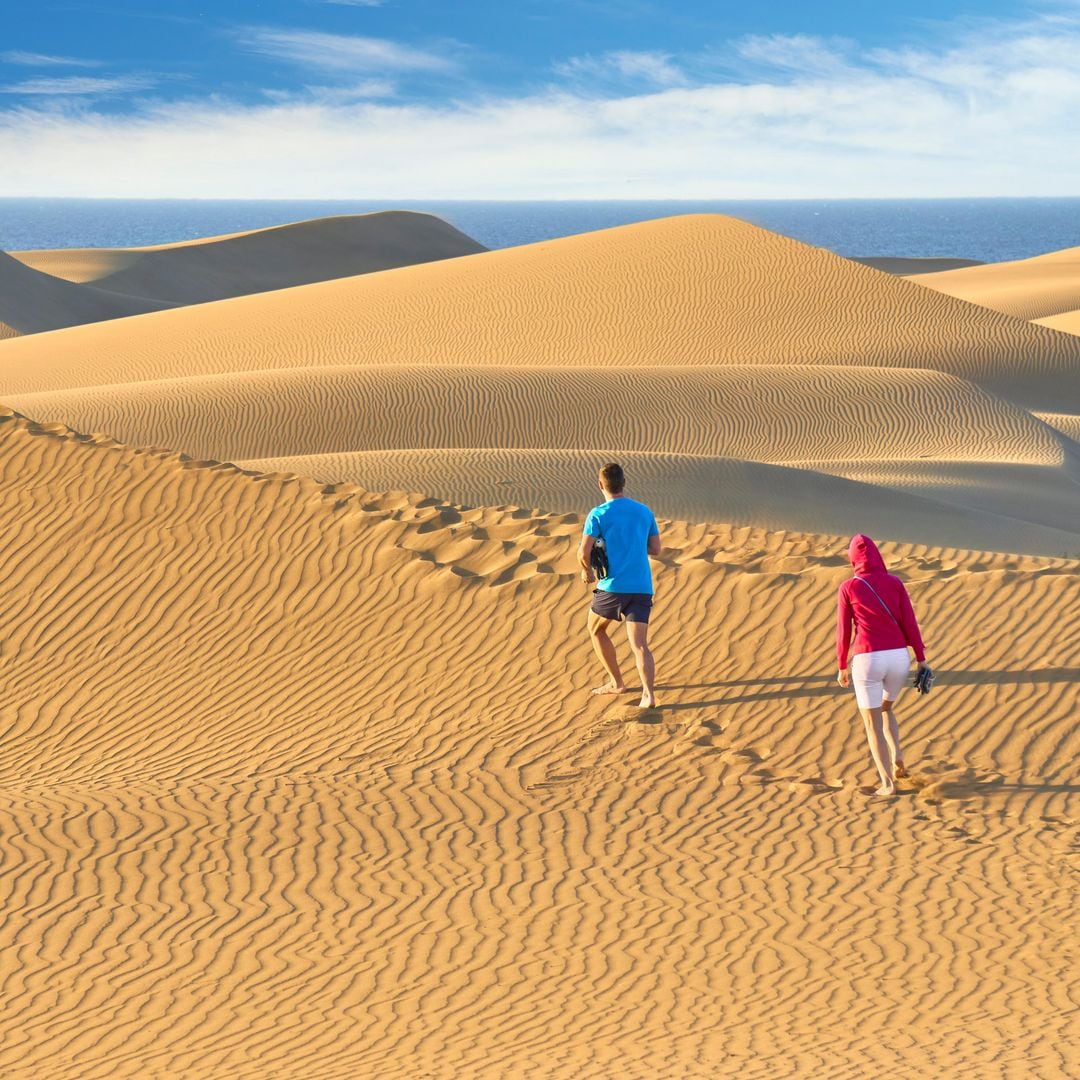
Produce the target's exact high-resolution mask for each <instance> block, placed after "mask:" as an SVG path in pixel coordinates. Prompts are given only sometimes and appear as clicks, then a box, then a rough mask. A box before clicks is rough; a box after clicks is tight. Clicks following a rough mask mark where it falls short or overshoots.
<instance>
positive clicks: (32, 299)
mask: <svg viewBox="0 0 1080 1080" xmlns="http://www.w3.org/2000/svg"><path fill="white" fill-rule="evenodd" d="M169 306H171V305H169V304H165V303H162V302H159V301H155V300H143V299H139V298H136V297H131V296H120V295H117V294H115V293H111V292H107V291H106V290H104V289H97V288H94V287H93V286H92V285H72V284H71V282H68V281H61V280H60V279H59V278H54V277H50V276H49V275H48V274H43V273H41V272H40V271H38V270H33V269H31V268H30V267H28V266H24V265H23V264H22V263H21V262H19V261H18V259H14V258H12V257H11V256H10V255H8V254H5V253H4V252H2V251H0V339H13V338H16V337H18V336H20V335H22V334H38V333H42V332H43V331H47V330H58V329H61V328H63V327H68V326H78V325H81V324H85V323H94V322H100V321H102V320H105V319H119V318H123V317H124V316H126V315H141V314H144V313H145V312H148V311H161V310H163V309H164V308H166V307H169Z"/></svg>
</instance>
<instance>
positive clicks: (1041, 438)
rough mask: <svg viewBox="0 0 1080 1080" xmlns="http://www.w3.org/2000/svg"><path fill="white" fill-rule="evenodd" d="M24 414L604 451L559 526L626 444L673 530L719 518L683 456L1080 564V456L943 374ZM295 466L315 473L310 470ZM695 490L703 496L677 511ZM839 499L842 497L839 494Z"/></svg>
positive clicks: (527, 378)
mask: <svg viewBox="0 0 1080 1080" xmlns="http://www.w3.org/2000/svg"><path fill="white" fill-rule="evenodd" d="M6 397H7V400H8V402H9V403H11V404H12V405H14V406H15V407H16V408H18V409H20V410H21V411H23V412H25V413H26V414H27V415H31V416H34V417H35V418H39V419H41V420H43V421H62V420H66V421H67V422H70V423H73V424H75V425H76V427H78V428H80V429H82V430H96V431H104V432H108V433H109V434H110V435H112V436H114V437H117V438H120V439H122V440H124V441H126V442H132V443H137V444H142V445H158V446H169V447H173V446H182V447H183V448H184V449H185V451H187V452H188V453H190V454H192V455H195V456H197V457H199V458H204V459H213V460H218V461H238V460H240V461H242V460H248V459H256V458H277V457H281V456H289V457H296V456H300V457H303V456H306V455H315V454H317V455H323V454H342V453H349V452H352V451H360V452H368V451H372V450H379V451H398V450H420V449H422V450H447V449H450V450H458V451H460V450H465V449H476V448H483V449H484V451H485V452H486V451H488V450H493V449H504V450H513V449H515V448H519V447H524V448H530V449H533V450H541V449H543V450H559V451H566V452H571V451H580V450H581V449H583V448H600V449H598V450H596V451H594V456H593V457H592V458H591V459H590V461H591V462H592V464H589V465H586V464H585V462H584V461H583V460H582V459H581V455H580V454H578V455H576V456H577V461H574V460H568V461H566V465H567V466H570V470H569V471H564V472H563V476H562V486H563V490H564V493H565V497H563V498H554V497H552V498H546V499H545V500H544V501H543V502H541V503H538V504H534V505H540V506H544V507H546V508H548V509H555V508H560V507H567V502H568V501H569V502H570V504H571V505H574V506H580V502H579V500H580V499H582V498H583V497H585V496H586V495H589V494H590V492H588V491H587V490H583V488H582V487H581V486H580V483H576V482H575V481H580V480H581V479H582V478H587V479H591V474H592V473H593V471H594V469H595V461H596V460H597V457H596V456H595V454H599V456H600V457H601V458H603V457H610V456H612V455H616V456H618V454H621V453H623V448H625V447H634V448H635V450H636V451H638V452H647V453H649V454H650V455H652V458H651V460H653V462H654V465H653V470H655V468H656V467H657V466H660V465H661V464H662V465H663V467H664V469H665V472H666V478H661V476H660V475H656V474H655V471H654V482H655V483H656V484H657V486H658V487H664V488H666V490H667V491H668V498H667V499H665V505H666V507H667V509H668V512H669V513H670V516H672V517H681V518H683V519H686V520H695V519H697V518H698V517H700V516H701V513H700V512H701V511H702V510H703V509H705V506H704V505H703V500H701V499H700V498H699V497H698V496H697V495H696V493H695V491H694V488H693V485H688V484H685V483H683V484H682V485H681V486H680V487H676V486H675V485H674V480H675V474H676V472H677V469H676V468H675V459H672V458H669V457H667V456H666V455H680V454H693V455H696V456H698V457H701V456H705V457H709V458H712V459H714V462H715V464H716V466H718V467H720V466H721V460H720V459H725V458H741V459H746V460H749V461H755V462H762V463H767V464H772V465H793V466H799V467H801V468H803V469H807V470H813V472H812V473H811V474H810V475H809V476H807V478H806V479H807V483H808V484H809V485H810V488H809V489H811V490H812V489H813V488H815V487H819V488H820V487H821V485H822V484H823V483H824V478H823V477H821V476H819V475H818V474H819V473H830V474H833V475H835V476H846V477H850V478H852V479H860V480H865V481H866V482H868V483H872V484H884V485H886V486H888V487H890V488H904V489H908V490H910V491H912V492H914V493H917V494H919V495H922V496H926V495H930V496H932V497H936V498H938V499H940V500H942V501H944V502H946V503H950V504H952V507H953V511H952V513H949V512H945V513H942V514H938V515H933V514H931V515H929V516H928V515H918V516H917V517H914V518H913V517H912V516H910V515H908V514H907V513H906V508H907V507H908V505H909V501H908V500H896V499H895V495H894V493H893V492H891V491H890V492H888V493H887V494H886V493H885V492H879V493H877V494H876V495H875V496H873V497H872V498H871V501H872V502H875V503H877V504H878V505H879V506H884V505H887V504H888V503H889V502H890V500H892V501H895V502H896V506H895V510H894V511H893V512H892V513H890V514H888V515H887V516H886V517H884V518H879V519H878V520H879V521H880V523H881V524H883V525H885V524H888V526H889V527H888V528H887V529H886V535H892V536H898V537H899V536H904V537H905V538H909V539H913V540H930V541H932V542H934V543H939V544H944V543H959V544H962V545H968V546H970V545H973V544H978V545H979V546H981V547H984V548H994V549H997V550H1011V551H1027V552H1034V553H1042V554H1058V555H1063V554H1074V553H1080V515H1078V513H1077V507H1078V506H1080V448H1078V447H1077V446H1076V445H1075V444H1074V443H1073V442H1072V441H1071V439H1069V438H1068V437H1064V436H1063V434H1062V433H1061V432H1059V431H1057V430H1055V429H1054V428H1052V427H1049V426H1047V425H1046V424H1044V423H1043V422H1042V421H1040V420H1038V419H1035V418H1034V417H1033V416H1032V415H1031V414H1030V413H1028V412H1026V411H1024V410H1023V409H1020V408H1018V407H1016V406H1013V405H1010V404H1008V403H1007V402H1004V401H1001V400H1000V399H998V398H995V397H992V396H991V395H989V394H987V393H985V392H984V391H981V390H979V389H978V388H976V387H975V386H973V385H972V384H971V383H967V382H964V381H962V380H960V379H957V378H955V377H953V376H950V375H945V374H942V373H940V372H935V371H891V370H886V369H862V370H859V369H855V368H851V367H819V366H810V367H802V368H800V367H789V368H786V369H784V368H780V367H777V366H770V365H759V366H748V365H737V366H731V367H712V368H685V367H684V368H675V367H668V368H651V369H646V368H600V369H595V370H591V371H584V372H583V371H581V370H580V369H577V368H569V367H568V368H554V369H550V368H548V369H536V368H499V369H494V368H491V367H470V368H465V367H435V368H424V367H404V366H357V367H321V368H314V369H311V368H308V369H285V370H268V371H261V372H244V373H241V374H237V375H211V376H199V377H195V378H190V379H172V380H158V381H153V382H141V383H130V384H126V385H114V386H101V387H86V388H81V389H78V390H68V391H51V392H46V393H38V394H17V393H16V394H12V393H7V394H6ZM605 447H607V448H609V449H608V450H606V451H604V450H603V448H605ZM655 455H665V457H664V458H663V459H662V460H661V459H659V458H657V457H656V456H655ZM572 457H573V455H572ZM522 464H523V465H525V462H522ZM431 465H432V468H433V470H434V471H433V474H432V476H431V477H430V478H429V479H421V478H420V477H417V480H418V481H421V482H419V483H416V482H415V481H413V482H412V483H414V485H415V486H417V487H419V488H420V489H421V490H424V491H428V492H430V493H434V494H439V495H442V496H443V497H446V498H456V499H458V501H465V502H468V501H471V500H470V499H469V498H467V497H466V492H467V491H468V489H469V486H470V485H469V483H468V482H466V484H465V485H464V486H463V487H462V486H457V483H456V482H457V480H458V479H463V478H464V476H465V474H466V473H470V474H471V471H472V469H471V466H470V465H468V464H467V463H466V459H465V458H463V457H461V456H459V455H454V454H450V455H446V454H443V455H441V456H440V457H438V458H436V459H433V460H432V461H431ZM286 467H287V468H289V469H296V468H299V470H300V471H305V470H304V466H303V464H302V463H292V464H289V465H287V466H286ZM526 467H527V466H526ZM579 469H581V470H583V472H580V473H579V471H578V470H579ZM413 475H414V476H415V475H416V474H413ZM706 475H707V474H706ZM722 475H723V473H722V471H717V472H715V473H714V474H713V475H712V476H711V477H710V478H709V479H708V480H707V482H706V483H707V490H708V491H709V492H710V493H711V494H710V495H709V496H708V497H707V499H706V500H704V502H708V503H709V504H710V505H711V508H712V512H711V513H709V514H708V515H707V518H708V519H709V520H720V521H731V520H734V519H732V518H731V517H730V515H728V514H727V513H726V512H725V510H724V505H725V503H726V501H727V499H728V498H729V496H728V492H727V488H726V485H725V484H724V483H723V482H722ZM347 478H348V479H357V480H361V481H363V482H365V483H367V486H371V487H379V486H382V485H381V483H368V481H367V478H366V477H365V475H364V473H363V471H361V472H360V473H356V472H354V471H353V470H352V469H351V468H346V471H345V472H343V473H342V475H340V476H337V477H333V478H332V479H336V480H343V479H347ZM401 483H404V481H402V482H401ZM1018 488H1019V490H1018ZM676 490H681V492H682V493H683V496H684V498H682V499H675V498H673V495H674V492H675V491H676ZM825 490H828V491H830V492H831V493H832V495H835V496H839V495H840V492H839V491H837V490H835V488H829V487H828V486H827V485H826V487H824V488H822V491H823V493H824V491H825ZM486 493H487V494H491V490H490V488H488V489H487V492H486ZM478 494H479V492H478ZM550 494H551V495H552V496H554V492H551V493H550ZM864 496H865V492H863V491H858V490H856V489H853V488H852V489H847V490H846V495H845V497H844V498H843V501H842V503H841V504H839V505H838V504H837V503H835V502H832V501H828V502H826V503H825V504H823V506H824V508H825V509H826V510H827V514H826V515H825V516H823V517H817V518H814V519H813V523H814V524H813V525H811V521H808V520H807V519H806V518H805V517H801V516H797V515H792V514H790V513H788V511H789V510H790V509H791V508H793V504H792V503H791V502H790V500H788V499H786V498H779V499H778V498H775V497H773V495H772V493H771V492H770V490H769V487H768V485H765V486H763V487H762V488H761V489H760V490H759V491H758V492H757V494H756V496H755V498H754V499H753V500H752V501H751V502H747V503H744V510H745V511H747V512H748V511H750V509H751V506H752V505H753V503H756V506H757V511H758V513H757V516H756V517H753V518H750V519H749V523H753V524H758V525H769V526H772V527H776V528H810V527H814V528H825V527H828V526H826V525H825V521H826V520H828V519H829V517H828V515H839V516H836V517H835V520H836V522H837V524H835V525H833V526H831V527H832V528H834V529H839V528H840V524H839V522H840V521H841V520H842V521H844V522H845V523H853V522H855V521H857V520H858V519H859V518H860V515H862V514H863V512H864V502H865V498H864ZM488 501H489V500H488V499H487V498H484V499H481V502H488ZM495 501H496V502H501V501H506V500H505V499H503V498H496V499H495ZM841 506H843V507H844V510H842V509H841ZM939 509H942V510H944V509H945V508H944V507H940V506H939ZM847 510H850V513H845V511H847ZM969 510H979V511H988V512H989V513H991V514H993V515H995V516H996V518H997V519H998V520H996V521H995V522H992V523H990V522H987V521H986V519H985V516H984V515H975V516H972V515H970V514H967V513H965V511H969ZM916 521H918V522H919V525H918V531H917V532H913V526H914V525H915V522H916ZM947 522H949V524H947ZM1021 522H1023V523H1025V524H1021ZM1010 523H1011V524H1012V526H1013V528H1011V529H1010V528H1009V527H1008V525H1009V524H1010ZM1028 524H1033V525H1036V526H1040V527H1049V528H1050V530H1051V531H1050V532H1046V531H1045V530H1044V528H1037V529H1034V530H1032V529H1030V528H1028V527H1027V526H1028ZM988 526H989V527H988ZM866 527H867V528H868V527H869V526H866ZM958 528H960V529H961V530H963V531H961V532H957V529H958ZM853 531H859V530H858V529H855V530H853ZM1032 545H1034V546H1032Z"/></svg>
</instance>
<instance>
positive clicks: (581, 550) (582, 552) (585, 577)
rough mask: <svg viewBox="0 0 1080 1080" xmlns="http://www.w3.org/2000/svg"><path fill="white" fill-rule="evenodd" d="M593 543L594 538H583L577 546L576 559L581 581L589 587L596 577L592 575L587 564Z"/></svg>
mask: <svg viewBox="0 0 1080 1080" xmlns="http://www.w3.org/2000/svg"><path fill="white" fill-rule="evenodd" d="M595 543H596V537H594V536H583V537H582V538H581V543H580V544H578V549H577V557H578V562H579V563H581V580H582V581H583V582H584V583H585V584H586V585H591V584H592V583H593V582H594V581H595V580H596V575H595V574H594V573H593V569H592V566H591V565H590V563H589V556H590V555H591V554H592V549H593V545H594V544H595Z"/></svg>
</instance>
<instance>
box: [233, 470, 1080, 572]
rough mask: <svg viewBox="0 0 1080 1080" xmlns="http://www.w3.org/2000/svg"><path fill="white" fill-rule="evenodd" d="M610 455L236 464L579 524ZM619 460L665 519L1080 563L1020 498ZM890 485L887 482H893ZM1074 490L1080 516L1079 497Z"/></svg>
mask: <svg viewBox="0 0 1080 1080" xmlns="http://www.w3.org/2000/svg"><path fill="white" fill-rule="evenodd" d="M610 456H612V455H611V452H610V450H609V451H607V452H604V451H602V450H592V451H584V450H531V449H505V450H492V449H482V450H462V449H453V450H431V449H425V450H368V451H355V452H352V453H339V454H311V455H307V456H298V457H277V458H263V459H261V460H252V461H241V462H239V463H238V464H240V465H241V466H242V467H243V468H245V469H251V470H254V471H258V472H284V473H294V474H297V475H303V476H310V477H313V478H315V479H317V480H319V481H322V482H324V483H339V482H346V483H351V484H357V485H359V486H360V487H363V488H366V489H369V490H373V491H386V490H391V489H394V488H405V489H407V490H416V491H426V492H430V493H431V494H432V495H435V496H438V497H439V498H441V499H445V500H446V501H448V502H452V503H463V504H465V505H468V506H473V507H476V506H503V505H509V506H511V507H531V508H543V509H545V510H548V511H556V512H564V513H579V512H580V511H581V509H582V507H583V506H587V505H588V504H589V503H591V502H592V501H593V499H594V495H593V485H592V477H593V474H594V473H595V471H596V469H597V467H598V465H599V464H600V463H602V462H603V461H605V460H607V459H608V458H609V457H610ZM619 459H620V461H621V462H622V463H623V465H624V466H625V467H626V469H627V470H628V473H629V475H630V476H631V477H632V479H633V495H634V497H635V498H637V499H641V500H643V501H644V502H647V503H648V504H649V505H650V506H651V507H652V508H653V510H654V511H655V512H656V513H657V514H658V515H660V516H662V517H665V518H681V519H683V520H689V521H713V522H719V521H723V522H727V523H729V524H731V525H752V526H756V527H762V528H766V529H775V530H786V531H796V532H828V531H830V530H835V531H843V532H845V533H855V532H858V531H860V530H863V529H865V530H866V531H868V532H870V533H871V534H873V535H878V536H889V537H891V538H893V539H894V540H911V541H916V542H920V541H922V542H924V541H926V540H927V538H928V537H932V538H933V540H934V542H935V543H937V544H942V545H948V546H953V547H963V546H966V545H970V544H971V543H972V541H973V539H976V538H977V539H978V542H979V544H980V546H981V547H982V548H983V549H984V550H987V551H1011V552H1027V553H1033V554H1040V553H1045V552H1058V553H1060V554H1063V555H1064V554H1068V553H1071V552H1076V553H1080V525H1078V523H1077V521H1076V516H1075V513H1074V514H1073V516H1072V519H1071V520H1069V521H1067V522H1065V523H1064V524H1063V525H1062V526H1061V527H1059V528H1054V527H1048V526H1045V525H1035V524H1031V523H1029V522H1026V521H1019V520H1017V519H1016V518H1015V517H1013V516H1011V515H1012V514H1013V513H1015V506H1016V502H1015V499H1014V500H1013V501H1012V502H1010V503H1007V505H1006V511H1007V512H1006V513H1004V514H994V513H987V512H983V511H979V510H972V509H967V508H965V507H963V506H958V505H954V500H956V497H957V496H956V493H955V492H953V491H947V492H945V493H944V499H942V500H941V501H939V500H937V499H934V498H930V497H927V496H929V495H932V493H933V492H932V489H931V488H930V487H929V485H920V486H918V487H917V491H913V492H911V493H910V494H909V493H902V492H897V491H893V490H887V489H886V488H884V487H882V486H879V485H878V484H872V483H869V484H860V483H857V482H853V481H850V480H845V479H842V478H838V477H835V476H829V475H827V474H822V473H818V472H814V471H809V470H806V469H789V468H784V467H783V466H777V465H763V464H760V463H758V462H752V461H739V460H736V459H732V458H723V457H702V456H697V455H692V454H657V453H627V452H621V453H620V454H619ZM883 471H884V470H883ZM988 471H990V470H984V473H985V472H988ZM1031 474H1034V475H1035V476H1038V477H1040V478H1042V479H1043V482H1044V483H1046V482H1047V481H1046V479H1045V478H1046V477H1057V478H1058V479H1059V487H1058V488H1057V489H1056V490H1054V491H1053V492H1049V493H1046V494H1044V495H1043V496H1042V497H1041V499H1040V502H1039V507H1040V512H1041V513H1043V514H1050V515H1052V513H1053V510H1052V509H1051V510H1049V511H1048V510H1047V507H1051V508H1055V507H1056V508H1058V509H1061V508H1063V507H1065V506H1067V505H1070V504H1069V503H1067V502H1066V501H1065V500H1064V499H1063V498H1061V496H1062V488H1064V487H1065V483H1066V480H1065V478H1063V477H1061V475H1060V474H1059V473H1058V472H1057V471H1055V470H1051V469H1041V468H1038V467H1035V468H1031V469H1030V473H1029V476H1028V477H1027V479H1028V481H1029V483H1030V481H1031V479H1032V476H1031ZM980 479H981V480H982V481H983V485H982V486H983V487H984V488H987V487H988V488H990V489H991V490H995V485H994V483H993V481H992V480H991V481H990V482H989V483H988V482H987V481H986V477H985V475H982V476H980ZM891 481H892V478H891V477H889V478H888V479H887V480H886V481H885V482H887V483H888V482H891ZM913 487H915V485H913ZM1065 490H1066V491H1067V492H1068V494H1070V495H1071V497H1072V499H1073V500H1074V501H1073V503H1072V504H1071V505H1075V502H1076V501H1077V500H1078V499H1080V486H1078V485H1076V484H1073V488H1072V489H1071V490H1070V489H1065ZM981 494H982V491H981V489H980V495H981ZM1055 497H1056V498H1057V500H1058V501H1056V502H1054V501H1052V500H1053V499H1054V498H1055ZM1028 512H1030V508H1029V511H1028Z"/></svg>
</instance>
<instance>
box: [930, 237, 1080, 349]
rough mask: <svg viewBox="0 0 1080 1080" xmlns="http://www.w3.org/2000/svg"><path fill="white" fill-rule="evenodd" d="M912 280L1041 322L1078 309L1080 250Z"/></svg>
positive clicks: (1006, 312) (1079, 296)
mask: <svg viewBox="0 0 1080 1080" xmlns="http://www.w3.org/2000/svg"><path fill="white" fill-rule="evenodd" d="M911 280H912V281H915V282H917V283H918V284H919V285H923V286H925V287H926V288H928V289H934V290H935V291H937V292H941V293H945V294H947V295H949V296H955V297H957V298H958V299H960V300H967V301H968V302H969V303H972V304H978V305H979V306H980V307H984V308H990V309H992V310H994V311H1000V312H1003V313H1004V314H1006V315H1015V316H1016V317H1017V318H1019V319H1031V320H1039V321H1042V320H1045V319H1046V318H1047V317H1048V316H1055V315H1061V314H1063V313H1065V312H1069V311H1074V310H1076V309H1077V308H1080V247H1076V248H1065V249H1064V250H1062V251H1052V252H1050V253H1048V254H1046V255H1036V256H1035V257H1034V258H1031V259H1017V260H1014V261H1010V262H999V263H985V264H984V265H981V266H970V267H965V268H962V269H955V270H945V271H942V272H940V273H919V274H916V275H915V276H913V277H912V278H911ZM1044 325H1054V324H1050V323H1045V324H1044ZM1057 328H1058V329H1062V327H1060V326H1058V327H1057Z"/></svg>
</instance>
